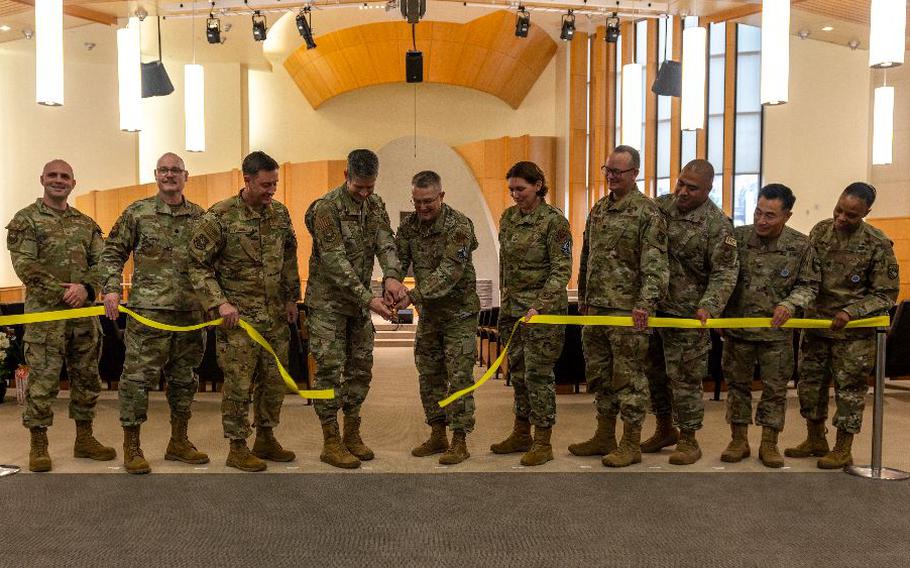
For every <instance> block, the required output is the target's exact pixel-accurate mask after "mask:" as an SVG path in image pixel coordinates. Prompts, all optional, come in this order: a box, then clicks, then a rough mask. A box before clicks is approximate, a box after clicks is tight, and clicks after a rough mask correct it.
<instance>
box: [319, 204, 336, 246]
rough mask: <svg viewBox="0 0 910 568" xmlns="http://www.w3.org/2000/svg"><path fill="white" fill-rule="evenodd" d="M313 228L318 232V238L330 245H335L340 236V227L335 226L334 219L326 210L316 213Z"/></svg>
mask: <svg viewBox="0 0 910 568" xmlns="http://www.w3.org/2000/svg"><path fill="white" fill-rule="evenodd" d="M313 228H314V229H315V231H316V236H317V237H319V238H321V239H322V240H323V241H324V242H326V243H328V244H331V243H334V242H335V241H336V240H338V238H339V236H340V235H339V234H338V227H337V226H335V221H334V220H333V219H332V214H331V213H329V212H328V211H327V210H325V209H319V210H318V211H316V218H315V219H314V220H313Z"/></svg>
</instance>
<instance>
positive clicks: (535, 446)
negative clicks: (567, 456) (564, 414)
mask: <svg viewBox="0 0 910 568" xmlns="http://www.w3.org/2000/svg"><path fill="white" fill-rule="evenodd" d="M551 432H552V429H551V428H540V427H539V426H535V427H534V442H533V443H532V444H531V449H530V450H528V451H527V453H525V455H523V456H521V465H543V464H545V463H547V462H548V461H550V460H552V459H553V446H551V445H550V433H551Z"/></svg>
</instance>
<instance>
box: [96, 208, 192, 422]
mask: <svg viewBox="0 0 910 568" xmlns="http://www.w3.org/2000/svg"><path fill="white" fill-rule="evenodd" d="M204 212H205V210H204V209H202V207H200V206H198V205H196V204H195V203H191V202H189V201H187V200H185V199H184V201H183V203H181V204H180V205H176V206H171V205H168V204H167V203H165V202H164V201H162V200H161V198H160V197H159V196H157V195H156V196H154V197H149V198H146V199H141V200H139V201H136V202H135V203H133V204H132V205H130V206H129V207H127V208H126V210H125V211H124V212H123V213H122V214H121V215H120V218H119V219H118V220H117V222H116V223H114V227H113V228H112V229H111V233H110V235H108V238H107V240H106V241H105V243H104V252H102V253H101V261H100V272H101V281H102V283H103V286H104V288H103V289H102V294H111V293H117V294H119V293H121V286H120V280H121V275H122V273H123V265H124V264H125V263H126V260H127V259H128V258H129V256H130V254H132V255H133V262H134V265H133V285H132V288H131V289H130V296H129V306H130V308H131V309H133V310H135V311H136V312H137V313H139V314H141V315H144V316H146V317H148V318H151V319H153V320H155V321H159V322H161V323H168V324H173V325H192V324H196V323H200V322H201V321H202V308H201V306H200V305H199V300H198V298H197V296H196V293H195V290H193V285H192V283H191V282H190V278H189V274H188V272H187V267H188V265H189V248H190V247H189V244H190V233H191V231H192V224H193V223H194V222H195V221H196V220H197V219H198V218H199V217H200V216H201V215H202V214H203V213H204ZM203 334H204V332H202V331H196V332H188V333H176V332H170V331H163V330H159V329H154V328H151V327H146V326H145V325H142V324H141V323H139V322H136V321H130V322H129V323H128V324H127V330H126V335H125V337H124V343H125V344H126V358H125V361H124V366H123V374H122V375H121V377H120V389H119V390H120V392H119V395H120V422H121V423H122V424H123V425H124V426H139V425H140V424H142V423H143V422H145V421H146V419H147V411H148V389H149V388H152V387H154V386H155V385H156V384H158V381H159V378H160V377H161V375H162V374H163V375H164V378H165V380H166V381H167V400H168V404H169V405H170V408H171V415H172V416H180V417H182V418H184V419H186V420H189V418H190V405H191V404H192V402H193V395H194V394H195V392H196V389H197V387H198V384H199V383H198V379H197V377H196V374H195V372H194V371H193V369H194V368H196V367H198V366H199V363H200V362H201V361H202V354H203V351H204V343H203V342H204V335H203Z"/></svg>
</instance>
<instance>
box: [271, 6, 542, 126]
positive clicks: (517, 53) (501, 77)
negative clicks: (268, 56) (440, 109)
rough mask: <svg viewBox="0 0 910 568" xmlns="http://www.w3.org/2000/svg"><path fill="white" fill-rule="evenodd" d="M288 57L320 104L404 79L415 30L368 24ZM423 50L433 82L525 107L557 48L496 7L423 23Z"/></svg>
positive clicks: (315, 105)
mask: <svg viewBox="0 0 910 568" xmlns="http://www.w3.org/2000/svg"><path fill="white" fill-rule="evenodd" d="M316 43H317V44H318V47H316V48H315V49H309V50H308V49H306V46H301V47H300V48H298V49H297V51H295V52H294V53H292V54H291V55H290V56H289V57H288V58H287V60H286V61H285V62H284V66H285V68H286V69H287V70H288V73H290V75H291V77H292V78H293V79H294V82H295V83H296V84H297V87H298V88H299V89H300V92H302V93H303V96H304V97H306V99H307V101H309V103H310V104H311V105H312V106H313V108H319V107H320V106H321V105H322V104H323V103H325V101H327V100H329V99H330V98H332V97H335V96H338V95H340V94H342V93H346V92H349V91H353V90H356V89H360V88H363V87H369V86H372V85H380V84H383V83H401V82H403V81H404V75H405V70H404V57H405V52H407V51H408V50H409V49H411V28H410V26H409V25H408V24H406V23H405V22H383V23H376V24H365V25H362V26H354V27H351V28H346V29H343V30H338V31H335V32H332V33H329V34H325V35H321V36H319V37H317V38H316ZM417 49H418V50H420V51H422V52H423V71H424V76H423V79H424V81H425V82H427V83H442V84H446V85H458V86H461V87H468V88H471V89H476V90H478V91H483V92H485V93H489V94H491V95H494V96H496V97H499V98H500V99H502V100H503V101H505V102H506V103H507V104H509V105H510V106H511V107H512V108H518V107H519V105H521V102H522V101H523V100H524V98H525V96H527V94H528V91H530V90H531V87H532V86H534V83H535V82H536V81H537V78H538V77H539V76H540V74H541V73H542V72H543V70H544V69H545V68H546V66H547V64H548V63H549V62H550V59H552V58H553V55H554V54H555V53H556V43H555V42H554V41H553V40H552V39H550V37H549V36H548V35H547V34H546V32H544V31H542V30H540V29H539V28H537V27H535V26H531V30H530V33H529V34H528V37H527V38H519V37H515V16H514V14H511V13H509V12H506V11H497V12H493V13H491V14H488V15H486V16H484V17H482V18H478V19H476V20H473V21H471V22H468V23H466V24H456V23H451V22H427V21H424V22H421V23H419V24H418V25H417Z"/></svg>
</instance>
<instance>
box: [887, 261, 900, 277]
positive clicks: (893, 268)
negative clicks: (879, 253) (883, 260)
mask: <svg viewBox="0 0 910 568" xmlns="http://www.w3.org/2000/svg"><path fill="white" fill-rule="evenodd" d="M897 276H898V266H897V265H896V264H889V265H888V278H890V279H891V280H897Z"/></svg>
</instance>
